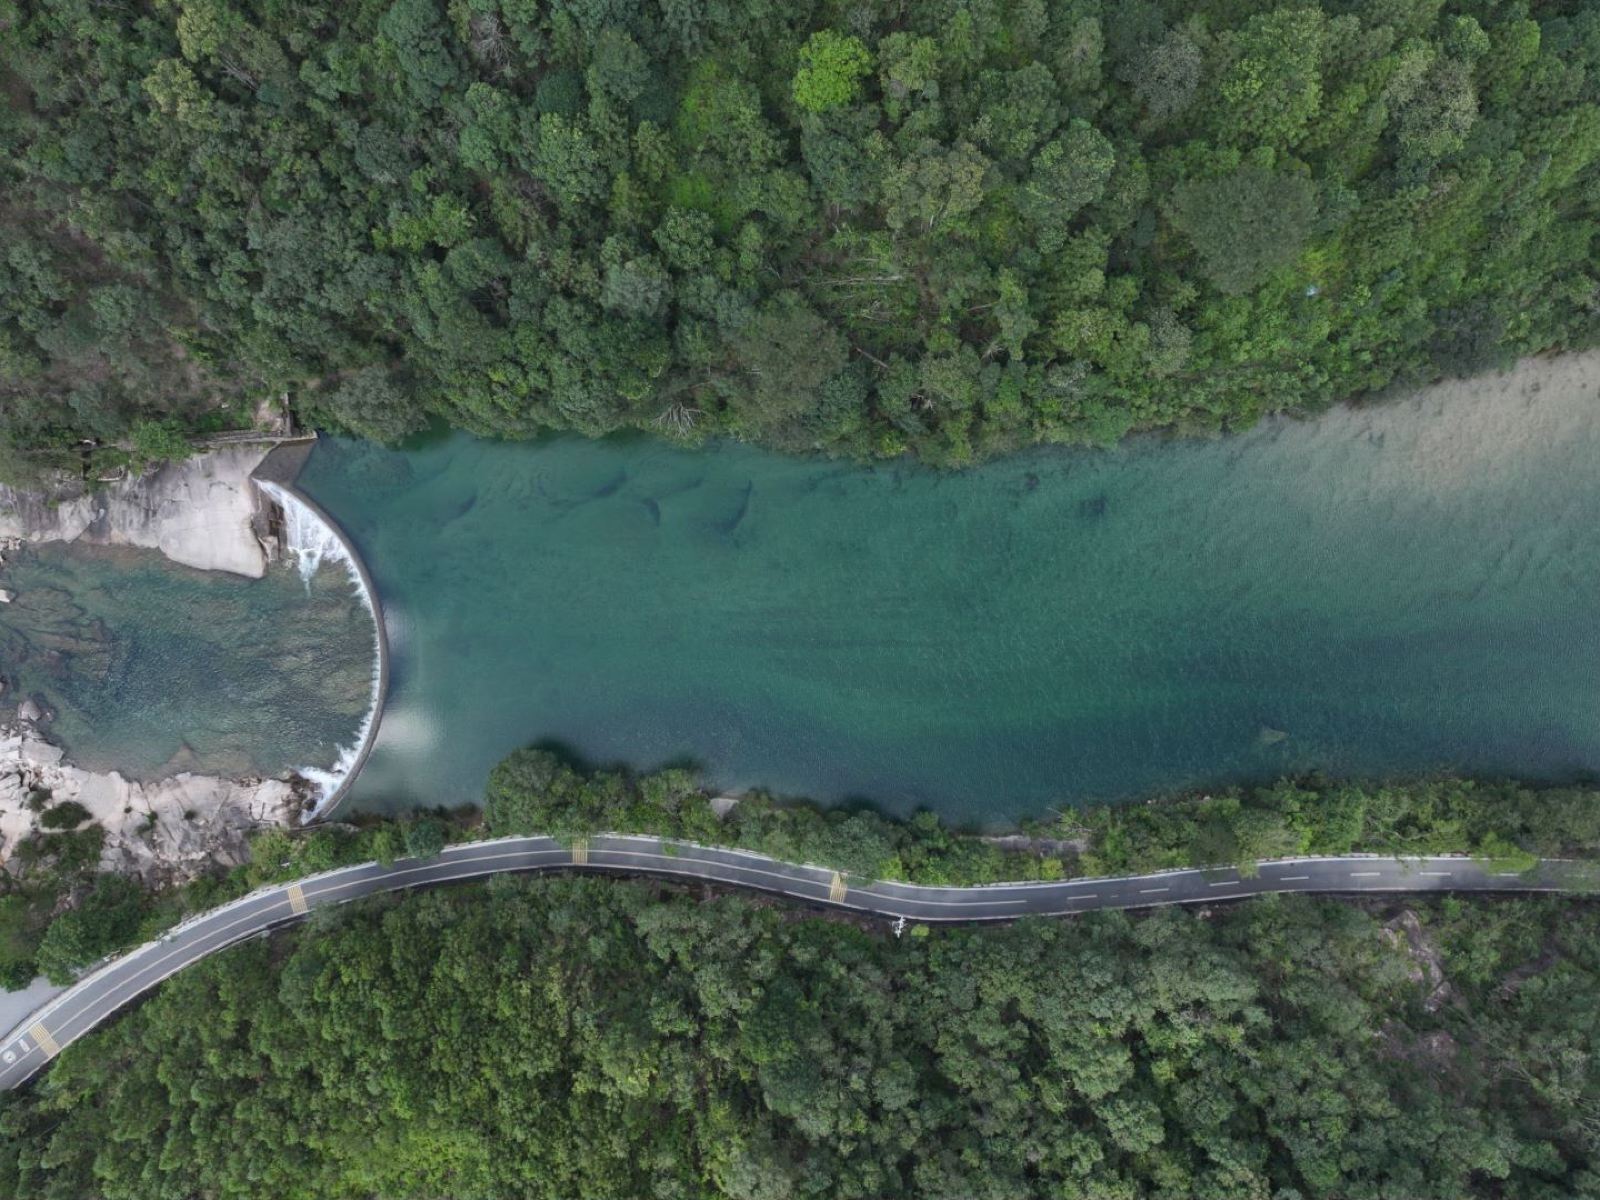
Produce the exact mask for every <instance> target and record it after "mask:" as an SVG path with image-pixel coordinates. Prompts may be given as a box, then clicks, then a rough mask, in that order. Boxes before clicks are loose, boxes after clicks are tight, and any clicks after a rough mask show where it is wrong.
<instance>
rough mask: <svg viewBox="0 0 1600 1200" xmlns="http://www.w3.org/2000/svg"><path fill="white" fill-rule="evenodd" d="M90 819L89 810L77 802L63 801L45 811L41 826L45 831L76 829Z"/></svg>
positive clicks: (40, 821) (40, 822)
mask: <svg viewBox="0 0 1600 1200" xmlns="http://www.w3.org/2000/svg"><path fill="white" fill-rule="evenodd" d="M89 817H90V813H89V810H88V809H87V808H85V807H84V806H83V805H81V804H79V803H78V802H77V801H76V800H63V801H62V802H61V803H60V804H53V805H51V806H50V807H49V808H47V809H45V811H44V815H43V816H41V817H40V818H39V825H40V827H41V828H43V829H76V828H77V827H78V826H79V825H82V824H83V823H84V822H85V821H87V820H88V819H89Z"/></svg>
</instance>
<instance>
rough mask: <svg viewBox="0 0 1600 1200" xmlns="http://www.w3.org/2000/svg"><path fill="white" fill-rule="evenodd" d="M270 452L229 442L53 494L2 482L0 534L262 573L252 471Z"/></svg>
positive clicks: (254, 576)
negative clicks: (93, 487)
mask: <svg viewBox="0 0 1600 1200" xmlns="http://www.w3.org/2000/svg"><path fill="white" fill-rule="evenodd" d="M265 456H266V448H265V447H261V446H239V447H226V448H223V449H219V450H215V451H212V452H210V453H208V454H202V455H199V456H197V457H195V458H191V459H187V460H185V461H184V462H180V463H168V464H166V465H165V466H162V467H158V468H157V469H156V470H154V471H151V472H149V473H148V474H145V475H142V476H140V477H139V478H137V479H126V480H122V481H119V482H117V483H113V484H110V485H108V486H107V487H105V488H104V489H102V490H100V491H96V492H92V493H89V494H86V495H82V496H77V497H72V498H68V499H61V500H55V501H52V500H50V499H48V498H46V497H43V496H39V495H36V494H34V493H30V492H18V491H14V490H13V489H11V488H8V487H5V486H4V485H0V541H5V540H7V539H17V538H20V539H21V540H23V541H29V542H57V541H60V542H72V541H84V542H89V543H91V544H94V545H111V546H143V547H147V548H150V549H155V550H159V551H161V553H163V554H165V555H166V556H167V557H168V558H170V559H172V560H173V561H174V562H179V563H183V564H184V565H185V566H190V567H198V568H200V569H201V570H206V571H231V572H233V573H234V574H236V575H247V576H249V577H250V578H252V579H259V578H260V577H261V576H262V575H263V574H264V573H265V572H266V569H267V554H266V551H265V550H264V549H263V548H262V544H261V541H260V539H258V538H257V536H256V531H255V518H256V512H257V507H258V504H259V499H258V494H257V491H256V488H255V486H254V485H253V484H252V483H251V482H250V473H251V472H252V471H254V470H255V469H256V467H257V466H258V465H259V464H260V462H261V460H262V459H263V458H264V457H265Z"/></svg>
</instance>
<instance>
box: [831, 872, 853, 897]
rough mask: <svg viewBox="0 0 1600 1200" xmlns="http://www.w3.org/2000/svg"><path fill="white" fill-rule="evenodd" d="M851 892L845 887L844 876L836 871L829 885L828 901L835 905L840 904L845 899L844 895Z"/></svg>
mask: <svg viewBox="0 0 1600 1200" xmlns="http://www.w3.org/2000/svg"><path fill="white" fill-rule="evenodd" d="M849 890H850V889H849V888H848V887H846V886H845V882H844V876H843V875H841V874H839V872H837V871H835V872H834V873H833V879H832V880H831V881H830V882H829V884H828V899H829V900H832V901H833V902H834V903H835V904H838V903H840V902H841V901H842V900H843V899H844V894H845V893H846V892H848V891H849Z"/></svg>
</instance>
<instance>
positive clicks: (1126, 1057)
mask: <svg viewBox="0 0 1600 1200" xmlns="http://www.w3.org/2000/svg"><path fill="white" fill-rule="evenodd" d="M1416 911H1417V913H1418V914H1419V915H1420V922H1410V921H1409V919H1407V920H1405V921H1400V922H1396V921H1388V922H1387V924H1388V925H1389V926H1390V928H1389V929H1387V930H1386V928H1385V924H1386V920H1385V919H1386V918H1387V917H1388V916H1389V914H1387V913H1379V914H1376V915H1375V914H1373V913H1369V912H1367V911H1363V910H1361V909H1357V908H1354V907H1351V906H1348V905H1345V904H1341V903H1336V902H1331V901H1327V902H1317V901H1308V900H1301V899H1294V898H1283V899H1279V900H1271V901H1257V902H1253V903H1251V904H1248V905H1245V906H1240V907H1236V908H1233V909H1230V910H1228V911H1225V912H1220V913H1215V914H1212V915H1210V916H1205V915H1200V914H1196V913H1192V912H1185V911H1174V910H1166V911H1161V912H1158V913H1155V914H1152V915H1149V916H1146V917H1140V918H1129V917H1126V916H1123V915H1120V914H1101V915H1094V916H1090V917H1084V918H1080V919H1076V920H1073V921H1055V922H1042V921H1041V922H1028V923H1023V924H1019V925H1017V926H1013V927H1009V928H986V929H951V930H933V931H924V934H923V935H922V936H913V935H910V934H908V935H907V936H905V937H902V938H899V939H896V938H894V937H892V936H890V935H889V934H888V933H887V932H886V931H883V930H881V929H860V928H856V927H854V926H853V925H851V924H848V923H844V922H830V921H823V920H820V919H817V918H809V917H808V918H800V919H796V918H795V917H794V916H793V914H790V913H785V912H783V911H781V910H780V909H778V908H775V907H772V906H768V905H762V904H758V903H755V902H752V901H749V900H745V899H737V898H723V899H717V900H709V901H696V900H692V899H690V898H689V897H688V896H686V895H684V894H682V893H677V892H674V891H672V890H671V889H662V888H657V887H653V886H648V885H642V884H628V883H619V882H616V881H593V880H589V881H582V880H543V881H526V880H519V879H514V878H509V877H508V878H504V879H501V880H497V881H496V882H494V883H493V884H490V885H488V886H485V887H472V888H462V889H459V890H451V891H448V892H435V893H427V894H419V895H414V896H409V897H406V898H405V899H403V900H396V901H390V902H386V903H368V904H364V905H362V906H359V907H357V908H355V909H352V910H346V911H343V912H341V913H340V914H338V915H337V916H335V917H333V918H331V919H329V920H325V921H322V922H319V923H318V924H317V925H315V926H313V927H310V928H308V929H306V930H305V931H303V932H301V933H298V934H295V935H293V936H292V937H289V938H286V939H283V942H282V943H280V945H279V946H273V945H269V944H266V943H262V942H252V943H249V944H247V945H245V946H242V947H239V948H236V949H233V950H230V951H228V952H227V953H225V954H223V955H221V956H218V957H217V958H213V959H210V960H208V961H206V962H205V963H203V964H200V965H199V966H197V967H195V968H193V969H192V970H189V971H186V972H184V973H182V974H181V975H179V976H177V977H176V978H174V979H173V980H171V981H169V982H168V983H167V984H165V985H164V986H163V989H162V991H161V993H160V994H159V995H157V996H156V997H155V998H154V999H152V1000H151V1001H150V1002H148V1003H147V1004H145V1005H143V1006H142V1007H140V1008H139V1009H137V1010H135V1011H134V1012H133V1013H131V1014H129V1015H128V1016H126V1017H125V1018H123V1019H122V1020H121V1021H119V1022H118V1023H117V1024H115V1025H113V1026H111V1027H109V1028H107V1029H105V1030H102V1031H100V1032H98V1033H96V1034H94V1035H92V1036H91V1037H89V1038H87V1039H85V1040H84V1041H83V1042H80V1043H78V1044H76V1045H74V1046H73V1047H71V1048H69V1049H68V1051H67V1052H66V1054H65V1055H64V1056H63V1057H62V1058H61V1059H59V1060H58V1061H57V1062H56V1063H55V1065H54V1066H53V1067H52V1068H51V1071H50V1073H49V1074H48V1075H47V1076H46V1077H44V1078H43V1079H42V1080H40V1081H39V1082H38V1083H36V1084H35V1085H34V1086H33V1087H32V1088H30V1089H29V1090H28V1091H25V1092H23V1093H19V1094H12V1095H10V1096H8V1097H6V1098H5V1099H3V1100H0V1194H4V1195H7V1196H14V1197H18V1198H19V1200H20V1198H23V1197H29V1198H31V1197H69V1196H70V1197H73V1200H85V1198H92V1197H104V1198H106V1200H121V1198H128V1200H133V1198H135V1197H137V1198H138V1200H147V1198H149V1197H152V1196H158V1195H159V1196H193V1195H207V1196H216V1197H219V1198H226V1197H240V1198H244V1197H251V1198H253V1197H257V1196H261V1195H264V1194H265V1195H272V1196H279V1197H283V1198H284V1200H295V1198H311V1197H335V1196H341V1197H342V1196H352V1195H382V1196H389V1197H411V1196H418V1197H420V1196H442V1195H447V1196H451V1197H453V1198H455V1200H474V1198H477V1197H483V1198H485V1200H487V1198H490V1197H493V1198H494V1200H500V1198H502V1197H508V1196H526V1197H551V1198H552V1200H553V1198H555V1197H561V1198H563V1200H573V1198H581V1197H596V1198H599V1197H615V1196H630V1197H632V1196H639V1197H663V1198H673V1197H689V1196H696V1197H737V1198H740V1200H766V1198H771V1200H777V1198H780V1197H793V1196H828V1197H838V1198H840V1200H848V1198H850V1197H863V1198H866V1197H870V1198H886V1197H897V1196H917V1197H951V1198H954V1197H970V1196H984V1197H995V1198H1000V1197H1019V1198H1020V1197H1025V1196H1039V1195H1050V1196H1067V1197H1082V1198H1085V1200H1089V1198H1093V1200H1103V1198H1105V1197H1118V1196H1126V1197H1133V1196H1174V1197H1177V1196H1182V1197H1203V1196H1215V1197H1229V1198H1233V1197H1262V1198H1263V1200H1265V1198H1267V1197H1279V1196H1302V1197H1306V1198H1308V1200H1309V1198H1313V1197H1353V1196H1372V1197H1377V1196H1405V1197H1408V1198H1415V1200H1428V1198H1433V1197H1438V1198H1440V1200H1443V1198H1446V1197H1448V1198H1450V1200H1459V1198H1462V1197H1474V1196H1482V1197H1491V1196H1492V1197H1519V1198H1526V1200H1545V1198H1548V1200H1554V1198H1555V1197H1570V1196H1576V1195H1585V1194H1588V1193H1589V1192H1590V1191H1592V1190H1593V1187H1594V1183H1595V1177H1594V1173H1593V1153H1594V1145H1593V1125H1592V1113H1593V1111H1594V1109H1595V1106H1596V1104H1597V1103H1600V1077H1597V1074H1596V1069H1595V1065H1594V1064H1595V1062H1596V1061H1597V1058H1596V1053H1595V1052H1596V1050H1597V1048H1600V1047H1597V1044H1596V1041H1597V1037H1600V1025H1597V1021H1600V1018H1597V1015H1596V1009H1595V1006H1594V1005H1593V1004H1592V1003H1589V1002H1588V998H1590V997H1592V996H1593V995H1594V992H1595V988H1596V986H1597V985H1600V959H1597V957H1596V947H1597V946H1600V911H1597V910H1596V909H1594V908H1593V907H1592V906H1586V905H1583V904H1574V903H1571V902H1556V901H1532V900H1530V901H1518V902H1504V903H1494V902H1489V903H1485V902H1473V903H1471V904H1455V903H1453V902H1451V901H1444V902H1440V903H1434V904H1427V903H1425V904H1422V905H1420V906H1419V907H1418V908H1417V909H1416ZM1407 929H1410V930H1412V931H1413V932H1412V933H1410V934H1407V933H1406V932H1405V931H1406V930H1407ZM1412 939H1414V941H1413V940H1412ZM1429 956H1431V957H1433V958H1436V960H1437V962H1438V963H1439V964H1440V967H1441V968H1442V980H1443V982H1444V984H1445V987H1444V988H1443V990H1442V991H1438V990H1435V989H1437V985H1438V984H1439V983H1440V978H1439V977H1438V976H1436V975H1432V974H1430V972H1431V971H1433V968H1432V967H1427V968H1423V967H1420V966H1419V963H1420V962H1422V961H1423V960H1424V959H1425V958H1427V957H1429ZM1441 999H1442V1001H1443V1003H1442V1004H1441V1003H1440V1001H1441Z"/></svg>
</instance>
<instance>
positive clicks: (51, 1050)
mask: <svg viewBox="0 0 1600 1200" xmlns="http://www.w3.org/2000/svg"><path fill="white" fill-rule="evenodd" d="M28 1032H29V1033H30V1034H32V1035H33V1040H34V1041H35V1042H36V1043H38V1046H39V1049H41V1050H43V1051H44V1052H45V1054H46V1055H48V1056H49V1057H51V1058H54V1057H55V1056H56V1055H58V1054H60V1053H61V1047H60V1046H58V1045H56V1040H55V1038H53V1037H51V1036H50V1031H49V1030H48V1029H46V1028H45V1027H44V1024H43V1023H42V1022H40V1021H35V1022H34V1023H33V1024H32V1025H31V1026H30V1027H29V1028H28Z"/></svg>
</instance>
